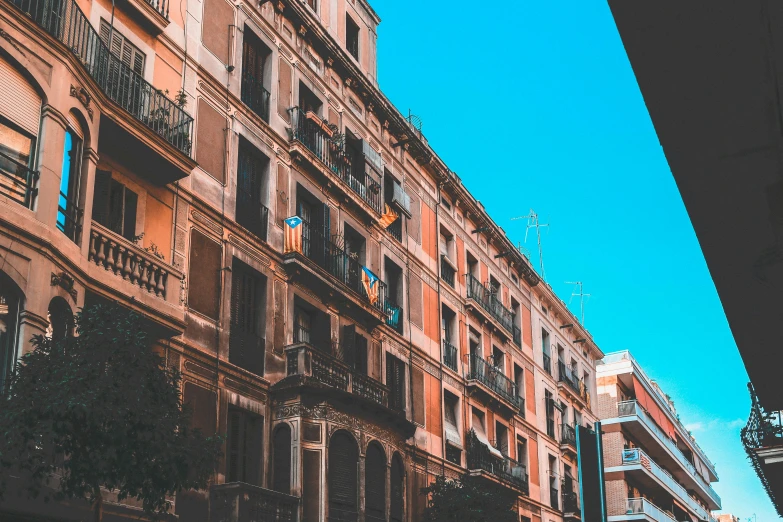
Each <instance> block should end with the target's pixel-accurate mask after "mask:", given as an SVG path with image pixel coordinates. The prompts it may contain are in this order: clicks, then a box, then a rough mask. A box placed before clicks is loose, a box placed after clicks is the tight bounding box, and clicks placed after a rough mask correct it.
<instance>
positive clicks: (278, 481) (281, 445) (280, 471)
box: [272, 423, 291, 495]
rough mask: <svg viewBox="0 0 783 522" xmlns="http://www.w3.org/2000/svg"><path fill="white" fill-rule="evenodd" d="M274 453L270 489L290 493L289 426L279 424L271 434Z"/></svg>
mask: <svg viewBox="0 0 783 522" xmlns="http://www.w3.org/2000/svg"><path fill="white" fill-rule="evenodd" d="M272 445H273V450H272V451H273V452H274V455H273V456H272V459H273V463H274V464H273V466H272V489H274V490H275V491H279V492H280V493H285V494H287V495H289V494H291V428H290V427H289V426H288V424H285V423H283V424H281V425H280V426H278V427H277V428H276V429H275V434H274V435H273V436H272Z"/></svg>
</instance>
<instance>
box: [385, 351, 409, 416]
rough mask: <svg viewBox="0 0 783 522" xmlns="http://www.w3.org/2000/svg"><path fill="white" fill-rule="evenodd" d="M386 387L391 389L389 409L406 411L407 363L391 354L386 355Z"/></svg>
mask: <svg viewBox="0 0 783 522" xmlns="http://www.w3.org/2000/svg"><path fill="white" fill-rule="evenodd" d="M386 386H387V387H388V388H389V407H390V408H392V409H394V410H404V409H405V363H404V362H402V361H401V360H399V359H398V358H396V357H395V356H393V355H392V354H390V353H387V354H386Z"/></svg>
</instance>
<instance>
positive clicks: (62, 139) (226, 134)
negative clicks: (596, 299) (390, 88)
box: [0, 0, 603, 522]
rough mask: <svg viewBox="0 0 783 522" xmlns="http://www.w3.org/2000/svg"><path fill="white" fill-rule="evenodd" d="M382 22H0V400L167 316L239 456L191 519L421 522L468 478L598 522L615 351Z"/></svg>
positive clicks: (181, 15)
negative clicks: (396, 87)
mask: <svg viewBox="0 0 783 522" xmlns="http://www.w3.org/2000/svg"><path fill="white" fill-rule="evenodd" d="M379 22H380V20H379V18H378V16H377V14H376V13H375V12H374V11H373V10H372V8H371V7H370V6H369V5H368V4H367V3H366V2H365V1H364V0H306V1H290V0H288V1H276V2H270V1H262V2H259V3H257V4H256V3H252V4H247V3H242V2H238V3H235V2H229V1H226V0H204V1H203V2H202V1H199V0H190V1H187V0H150V1H149V2H148V1H147V0H127V1H122V2H117V3H116V4H115V3H113V2H110V1H108V0H0V36H2V39H0V75H2V81H0V85H2V86H3V88H2V89H0V133H2V139H0V241H1V242H0V244H1V245H2V254H1V256H2V263H0V302H1V303H2V305H3V306H2V307H0V315H2V317H1V318H0V319H2V320H3V323H4V328H3V329H2V332H1V333H0V378H3V379H4V378H5V377H6V376H7V375H8V373H9V372H10V371H11V369H12V367H13V364H14V362H15V361H16V360H17V359H18V357H19V356H20V355H21V354H23V353H25V352H26V351H28V350H30V349H31V345H30V343H29V339H30V338H31V336H32V335H35V334H44V333H47V332H48V333H49V334H50V335H70V334H71V333H72V332H71V330H72V325H73V312H74V311H75V310H77V309H78V308H81V307H83V306H87V305H89V304H92V303H99V302H103V301H107V300H108V301H118V302H120V303H121V304H122V305H123V306H126V307H128V308H131V309H133V310H135V311H137V312H139V313H140V314H142V315H143V316H144V317H145V318H146V319H147V321H148V327H149V330H150V332H152V333H153V335H154V337H155V339H157V342H156V343H155V348H156V349H157V350H159V351H160V352H161V353H162V354H164V355H165V358H166V361H167V364H168V365H170V366H172V367H176V368H178V369H179V370H180V371H181V372H182V374H183V376H184V385H183V390H182V393H183V397H184V401H185V402H186V403H189V404H191V405H192V407H193V410H194V419H193V422H194V425H196V426H197V427H200V428H202V429H203V430H204V431H205V432H209V433H215V432H217V433H221V434H225V435H226V437H227V441H226V446H225V449H224V455H225V457H224V459H223V461H222V462H221V464H220V466H219V469H218V471H217V473H216V476H215V477H214V481H213V484H212V485H211V486H210V488H209V489H208V490H207V491H190V492H181V493H179V494H177V496H176V498H173V499H171V502H172V504H173V510H172V512H173V513H174V514H175V515H176V516H178V517H179V518H180V519H181V520H186V521H199V520H213V521H217V520H257V519H259V518H261V519H264V520H302V521H306V522H320V521H325V520H332V521H371V520H389V521H403V520H406V521H412V520H417V517H418V514H419V513H420V512H421V510H422V509H423V507H424V505H425V502H426V499H425V498H424V497H422V496H421V495H419V491H420V488H421V487H424V486H426V485H427V484H429V483H431V482H432V480H434V477H435V476H437V475H446V476H450V477H457V476H459V475H460V474H462V473H464V472H466V471H469V472H470V473H472V474H474V475H478V476H481V477H483V478H484V479H486V480H487V481H489V482H493V483H497V484H500V485H502V486H503V487H505V488H509V489H510V490H512V491H514V492H515V493H516V494H517V495H518V498H519V501H518V506H517V508H518V510H519V514H520V517H521V520H528V521H536V522H538V521H544V522H550V521H560V520H564V519H565V518H575V517H578V516H579V515H578V513H579V501H580V499H579V493H578V491H579V487H578V482H577V478H576V477H578V469H577V463H576V451H575V437H574V426H575V424H582V425H592V424H593V423H594V422H595V420H596V416H595V415H594V413H593V411H592V409H591V408H592V406H593V403H594V398H595V397H596V393H595V391H596V387H595V386H596V373H595V372H596V364H595V363H596V360H599V359H600V358H601V357H602V356H603V354H602V353H601V351H600V349H599V348H598V347H597V346H596V344H595V342H594V341H593V339H592V337H591V336H590V334H589V333H588V332H587V331H586V330H585V329H584V328H583V327H582V326H581V325H580V324H579V322H578V321H577V320H576V318H575V317H574V316H573V314H571V313H570V312H569V311H568V309H567V307H566V306H565V304H564V303H563V302H562V301H561V300H560V299H559V298H558V297H557V296H556V295H555V294H554V292H553V291H552V289H551V288H550V287H549V286H548V285H547V284H546V283H544V282H542V281H541V280H540V278H539V277H538V275H537V274H536V273H535V271H534V270H533V269H532V267H531V266H530V263H529V261H528V260H527V258H526V257H525V256H523V255H522V254H521V253H520V252H519V250H518V249H516V248H515V247H514V246H513V244H512V243H511V241H510V240H509V239H508V238H507V237H506V235H505V233H504V232H503V230H502V229H501V228H500V227H499V226H498V225H497V224H496V223H494V222H493V221H492V219H491V218H490V217H489V216H488V215H487V213H486V211H485V210H484V208H483V206H482V205H481V204H480V203H479V202H478V201H476V200H475V198H473V197H472V196H471V194H470V193H469V192H468V191H467V189H466V188H465V186H464V185H463V184H462V182H461V181H460V179H459V178H458V177H457V176H456V174H454V173H453V172H452V171H450V170H449V169H448V167H447V166H446V165H445V163H443V161H442V160H441V159H440V158H439V157H438V156H437V155H436V153H435V152H434V151H433V150H432V149H431V148H430V147H429V145H428V144H427V141H426V138H425V137H424V136H423V135H422V133H421V125H420V122H418V121H417V119H416V118H415V117H411V116H410V115H409V117H407V118H405V117H403V116H402V115H401V114H400V113H399V112H398V111H397V110H396V109H395V108H394V106H393V105H392V104H391V103H390V102H389V101H388V99H386V98H385V97H384V95H383V93H382V92H381V91H380V90H379V88H378V85H377V77H376V68H377V64H376V54H375V43H376V28H377V25H378V23H379ZM289 218H295V219H289ZM591 398H592V399H591ZM87 509H88V506H86V505H83V504H80V503H78V502H71V503H63V504H58V505H54V506H52V505H43V504H39V503H35V502H25V501H24V500H23V499H15V500H7V501H6V502H5V503H4V504H0V514H4V519H6V518H8V517H11V516H12V515H11V513H13V514H14V515H13V516H16V517H19V518H18V519H19V520H29V519H31V518H25V517H31V516H52V514H53V513H56V515H57V516H58V517H60V518H62V519H65V520H69V519H79V518H82V517H84V516H85V514H84V513H85V511H86V510H87ZM138 514H139V513H138V509H137V508H136V507H134V506H133V505H131V503H128V502H125V503H113V504H112V503H109V505H108V506H107V507H106V511H105V516H106V517H107V519H108V520H114V519H117V520H120V519H122V518H123V517H137V516H138Z"/></svg>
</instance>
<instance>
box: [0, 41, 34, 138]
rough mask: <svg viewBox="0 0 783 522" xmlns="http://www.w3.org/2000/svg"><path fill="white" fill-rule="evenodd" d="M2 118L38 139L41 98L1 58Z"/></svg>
mask: <svg viewBox="0 0 783 522" xmlns="http://www.w3.org/2000/svg"><path fill="white" fill-rule="evenodd" d="M0 85H2V86H3V88H2V89H0V116H3V117H4V118H7V119H9V120H10V121H11V122H13V123H14V124H16V125H18V126H19V127H21V128H22V129H24V130H25V131H27V132H29V133H30V134H32V135H33V136H35V137H36V138H37V137H38V130H39V127H40V124H41V97H40V96H39V95H38V93H37V92H36V91H35V89H33V86H32V85H30V83H29V82H28V81H27V79H25V77H24V76H22V74H21V73H20V72H19V71H17V70H16V69H15V68H14V67H13V66H12V65H11V64H10V63H8V62H7V61H5V60H4V59H3V58H2V57H0Z"/></svg>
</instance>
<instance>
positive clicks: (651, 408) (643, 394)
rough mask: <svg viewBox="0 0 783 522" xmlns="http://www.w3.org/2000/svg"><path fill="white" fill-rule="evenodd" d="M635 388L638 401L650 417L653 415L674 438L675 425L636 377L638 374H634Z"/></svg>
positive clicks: (656, 421)
mask: <svg viewBox="0 0 783 522" xmlns="http://www.w3.org/2000/svg"><path fill="white" fill-rule="evenodd" d="M633 388H634V392H635V393H636V402H638V403H639V404H640V405H641V406H642V407H643V408H644V409H645V410H646V411H647V413H648V414H649V415H650V417H652V419H653V421H654V422H655V423H656V424H657V425H658V426H659V427H660V428H661V430H663V432H664V433H666V434H667V435H668V436H669V438H670V439H672V440H673V439H674V437H675V433H676V432H675V431H674V425H673V424H672V423H671V421H670V420H669V418H668V417H667V416H666V414H665V413H664V412H663V411H662V410H661V408H660V407H659V406H658V403H657V402H655V399H654V398H653V397H652V396H650V394H649V393H647V390H645V389H644V386H643V385H642V383H641V382H640V381H639V379H638V378H637V377H636V375H634V376H633Z"/></svg>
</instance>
